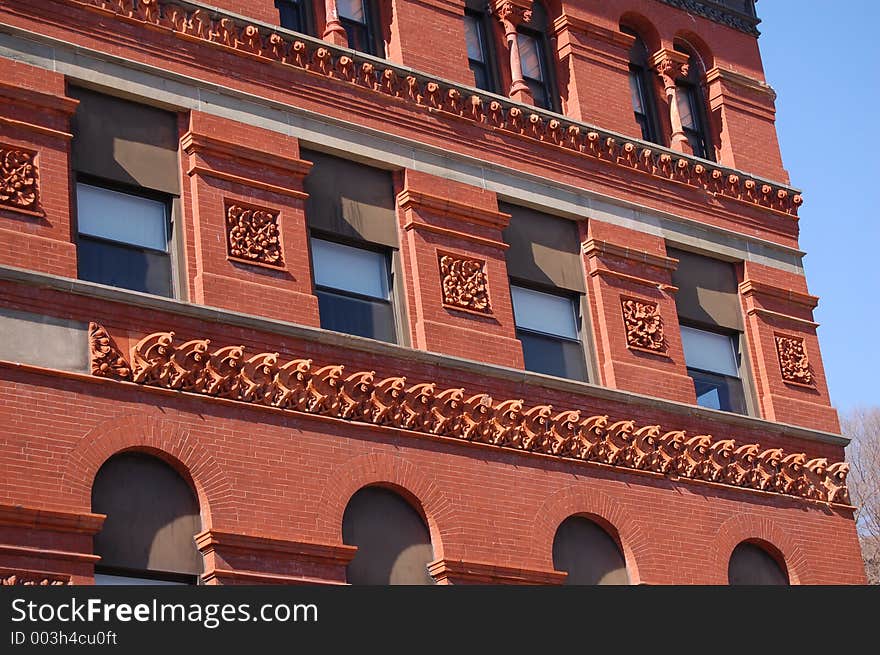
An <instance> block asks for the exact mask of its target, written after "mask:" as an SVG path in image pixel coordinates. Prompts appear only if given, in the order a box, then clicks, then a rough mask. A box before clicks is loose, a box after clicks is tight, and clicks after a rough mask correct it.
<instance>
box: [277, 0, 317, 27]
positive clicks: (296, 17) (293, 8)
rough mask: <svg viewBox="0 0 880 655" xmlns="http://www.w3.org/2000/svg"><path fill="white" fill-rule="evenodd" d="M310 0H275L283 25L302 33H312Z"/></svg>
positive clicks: (280, 21)
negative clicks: (309, 13) (310, 27)
mask: <svg viewBox="0 0 880 655" xmlns="http://www.w3.org/2000/svg"><path fill="white" fill-rule="evenodd" d="M307 3H308V0H275V8H276V9H277V10H278V22H279V23H280V24H281V27H284V28H286V29H288V30H293V31H294V32H300V33H301V34H311V32H310V30H309V19H308V14H307V13H306V12H307V11H308V5H307Z"/></svg>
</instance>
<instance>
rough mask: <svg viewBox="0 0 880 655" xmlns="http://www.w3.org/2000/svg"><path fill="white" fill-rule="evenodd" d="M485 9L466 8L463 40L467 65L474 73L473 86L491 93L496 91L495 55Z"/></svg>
mask: <svg viewBox="0 0 880 655" xmlns="http://www.w3.org/2000/svg"><path fill="white" fill-rule="evenodd" d="M488 19H489V16H488V14H487V13H486V12H485V11H477V10H476V9H471V8H468V9H466V10H465V15H464V29H465V41H466V43H467V53H468V65H469V66H470V69H471V72H472V73H473V74H474V86H476V87H477V88H478V89H484V90H486V91H490V92H492V93H497V92H498V83H497V79H498V76H497V73H496V69H495V57H494V51H493V49H492V44H491V41H490V35H491V33H492V32H491V28H490V27H489V25H488Z"/></svg>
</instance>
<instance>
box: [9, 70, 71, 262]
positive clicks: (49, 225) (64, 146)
mask: <svg viewBox="0 0 880 655" xmlns="http://www.w3.org/2000/svg"><path fill="white" fill-rule="evenodd" d="M64 89H65V82H64V76H63V75H60V74H58V73H53V72H51V71H47V70H45V69H42V68H35V67H33V66H30V65H28V64H23V63H20V62H17V61H13V60H11V59H4V63H3V79H2V80H0V263H3V264H8V265H11V266H19V267H21V268H27V269H31V270H36V271H40V272H43V273H51V274H53V275H63V276H65V277H73V278H75V277H76V246H75V245H74V243H73V242H72V234H73V227H72V219H71V206H70V188H71V182H70V179H69V178H70V141H71V138H72V135H71V133H70V118H71V116H72V115H73V113H74V112H75V111H76V106H77V104H78V101H77V100H74V99H73V98H68V97H66V96H65V90H64Z"/></svg>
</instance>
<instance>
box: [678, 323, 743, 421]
mask: <svg viewBox="0 0 880 655" xmlns="http://www.w3.org/2000/svg"><path fill="white" fill-rule="evenodd" d="M681 343H682V346H683V347H684V360H685V364H686V365H687V372H688V375H689V376H690V377H691V379H693V381H694V390H695V391H696V394H697V404H698V405H700V406H702V407H709V408H711V409H720V410H722V411H725V412H734V413H737V414H745V413H746V401H745V394H744V392H743V381H742V378H741V377H740V352H739V347H738V346H739V335H737V334H727V333H722V332H713V331H709V330H704V329H699V328H696V327H689V326H685V325H682V326H681Z"/></svg>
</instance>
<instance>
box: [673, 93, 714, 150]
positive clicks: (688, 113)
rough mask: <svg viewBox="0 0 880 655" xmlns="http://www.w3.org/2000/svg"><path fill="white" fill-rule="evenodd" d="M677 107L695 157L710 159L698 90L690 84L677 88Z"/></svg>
mask: <svg viewBox="0 0 880 655" xmlns="http://www.w3.org/2000/svg"><path fill="white" fill-rule="evenodd" d="M675 98H676V106H677V107H678V115H679V117H680V118H681V126H682V128H683V129H684V134H685V136H686V137H687V140H688V143H690V146H691V150H693V151H694V155H695V156H697V157H702V158H703V159H708V158H709V149H708V148H707V146H706V137H705V135H704V131H703V125H702V121H701V119H700V106H699V104H698V101H697V96H696V90H695V89H694V87H693V86H692V85H690V84H679V85H678V86H677V87H676V93H675Z"/></svg>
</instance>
